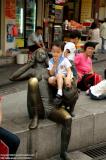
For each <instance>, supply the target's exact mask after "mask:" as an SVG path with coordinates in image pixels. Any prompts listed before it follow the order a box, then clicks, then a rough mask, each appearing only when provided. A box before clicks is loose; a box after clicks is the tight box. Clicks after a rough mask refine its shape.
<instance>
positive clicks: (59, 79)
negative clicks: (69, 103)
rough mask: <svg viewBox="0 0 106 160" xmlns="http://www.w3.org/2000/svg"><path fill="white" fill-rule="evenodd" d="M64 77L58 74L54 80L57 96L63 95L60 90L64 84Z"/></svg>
mask: <svg viewBox="0 0 106 160" xmlns="http://www.w3.org/2000/svg"><path fill="white" fill-rule="evenodd" d="M63 79H64V75H63V74H58V75H57V76H56V80H57V89H58V91H57V94H58V95H60V96H62V95H63V92H62V89H63V82H64V80H63Z"/></svg>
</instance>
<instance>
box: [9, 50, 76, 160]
mask: <svg viewBox="0 0 106 160" xmlns="http://www.w3.org/2000/svg"><path fill="white" fill-rule="evenodd" d="M33 55H34V56H33V58H32V60H31V61H30V62H28V64H25V65H24V66H23V67H21V68H20V69H18V70H17V71H16V72H15V73H13V75H12V76H11V77H10V80H12V81H14V80H22V79H25V78H27V79H28V78H29V80H28V92H27V108H28V115H29V118H30V119H31V123H30V124H29V128H30V129H35V128H37V126H38V123H39V118H44V117H46V118H48V119H50V120H52V121H54V122H56V123H60V124H62V131H61V151H60V158H61V160H70V157H69V155H68V153H67V149H68V144H69V140H70V136H71V124H72V116H71V113H72V112H73V110H74V107H75V104H76V101H77V99H78V92H77V88H76V89H75V87H73V88H72V89H71V90H67V89H65V88H64V89H63V93H64V96H63V101H62V105H61V106H60V107H56V106H54V105H53V98H54V95H55V88H52V86H49V84H48V81H47V79H48V76H49V75H48V71H47V62H48V55H47V53H46V52H45V50H44V49H42V48H40V49H37V50H36V51H35V53H34V54H33ZM32 67H33V68H32Z"/></svg>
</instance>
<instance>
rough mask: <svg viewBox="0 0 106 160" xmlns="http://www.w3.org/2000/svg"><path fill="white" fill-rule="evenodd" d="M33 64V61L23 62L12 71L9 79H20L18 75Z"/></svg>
mask: <svg viewBox="0 0 106 160" xmlns="http://www.w3.org/2000/svg"><path fill="white" fill-rule="evenodd" d="M33 65H34V62H33V61H30V62H28V63H27V64H25V65H24V66H22V67H21V68H19V69H18V70H17V71H16V72H14V73H13V74H12V75H11V76H10V77H9V80H11V81H15V80H20V79H19V77H20V76H21V75H22V74H23V73H25V72H26V71H27V70H28V69H29V68H30V67H32V66H33Z"/></svg>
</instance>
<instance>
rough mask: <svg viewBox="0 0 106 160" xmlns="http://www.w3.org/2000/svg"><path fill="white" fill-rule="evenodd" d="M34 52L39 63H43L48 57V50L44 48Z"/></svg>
mask: <svg viewBox="0 0 106 160" xmlns="http://www.w3.org/2000/svg"><path fill="white" fill-rule="evenodd" d="M33 54H34V59H35V61H36V62H38V63H43V62H45V61H46V60H47V58H48V55H47V52H46V50H45V49H43V48H38V49H37V50H36V51H35V52H34V53H33Z"/></svg>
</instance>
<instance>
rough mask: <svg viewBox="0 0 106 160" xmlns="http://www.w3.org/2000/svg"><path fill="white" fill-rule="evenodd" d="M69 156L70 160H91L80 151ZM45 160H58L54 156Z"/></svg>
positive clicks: (57, 157) (57, 156)
mask: <svg viewBox="0 0 106 160" xmlns="http://www.w3.org/2000/svg"><path fill="white" fill-rule="evenodd" d="M69 155H70V160H93V159H92V158H91V157H89V156H87V155H86V154H84V153H82V152H80V151H74V152H70V153H69ZM46 160H59V155H56V156H54V157H51V158H49V159H46Z"/></svg>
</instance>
